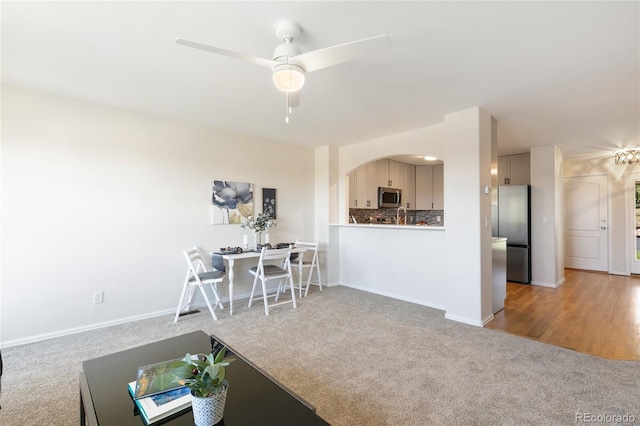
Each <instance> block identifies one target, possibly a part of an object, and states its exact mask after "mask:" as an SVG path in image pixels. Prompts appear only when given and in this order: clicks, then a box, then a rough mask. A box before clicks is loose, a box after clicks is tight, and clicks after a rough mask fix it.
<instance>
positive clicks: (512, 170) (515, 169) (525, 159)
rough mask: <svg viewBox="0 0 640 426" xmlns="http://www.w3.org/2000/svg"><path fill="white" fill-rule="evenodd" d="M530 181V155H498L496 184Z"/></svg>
mask: <svg viewBox="0 0 640 426" xmlns="http://www.w3.org/2000/svg"><path fill="white" fill-rule="evenodd" d="M530 183H531V161H530V155H529V154H528V153H525V154H517V155H505V156H501V157H498V185H528V184H530Z"/></svg>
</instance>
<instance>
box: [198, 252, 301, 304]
mask: <svg viewBox="0 0 640 426" xmlns="http://www.w3.org/2000/svg"><path fill="white" fill-rule="evenodd" d="M305 251H307V249H305V248H304V247H293V248H291V253H304V252H305ZM209 254H210V255H214V254H219V255H220V256H222V258H223V259H225V260H226V261H227V263H228V264H229V274H228V276H229V315H233V278H234V275H235V274H234V272H233V267H234V265H235V263H236V260H239V259H252V258H259V257H260V252H259V251H253V250H251V251H245V252H243V253H229V254H224V253H219V252H210V253H209ZM298 273H299V275H298V281H299V282H300V281H301V280H302V265H300V266H299V267H298ZM299 285H300V284H299ZM294 297H295V296H294Z"/></svg>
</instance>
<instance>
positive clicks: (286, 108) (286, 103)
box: [284, 92, 291, 124]
mask: <svg viewBox="0 0 640 426" xmlns="http://www.w3.org/2000/svg"><path fill="white" fill-rule="evenodd" d="M290 112H291V108H290V107H289V92H284V122H285V123H287V124H289V113H290Z"/></svg>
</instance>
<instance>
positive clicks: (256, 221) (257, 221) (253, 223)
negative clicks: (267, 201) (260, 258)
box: [240, 213, 278, 250]
mask: <svg viewBox="0 0 640 426" xmlns="http://www.w3.org/2000/svg"><path fill="white" fill-rule="evenodd" d="M277 225H278V224H277V223H276V222H274V221H273V220H272V219H271V217H270V216H267V215H266V214H264V213H260V214H259V215H258V216H257V217H256V218H254V217H253V216H249V217H247V219H246V220H245V221H244V222H242V223H241V224H240V227H241V228H249V229H251V230H252V231H253V241H254V245H255V249H256V250H257V249H259V248H260V246H261V245H262V233H263V232H264V231H266V230H267V229H269V228H271V227H274V226H277Z"/></svg>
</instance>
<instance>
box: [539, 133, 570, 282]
mask: <svg viewBox="0 0 640 426" xmlns="http://www.w3.org/2000/svg"><path fill="white" fill-rule="evenodd" d="M562 194H563V181H562V152H561V151H560V149H559V148H558V147H555V146H546V147H538V148H532V149H531V281H532V284H535V285H541V286H545V287H554V288H555V287H558V286H559V285H560V284H562V283H563V282H564V238H563V234H564V225H563V224H564V214H563V210H564V205H563V195H562ZM545 218H546V220H545Z"/></svg>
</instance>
